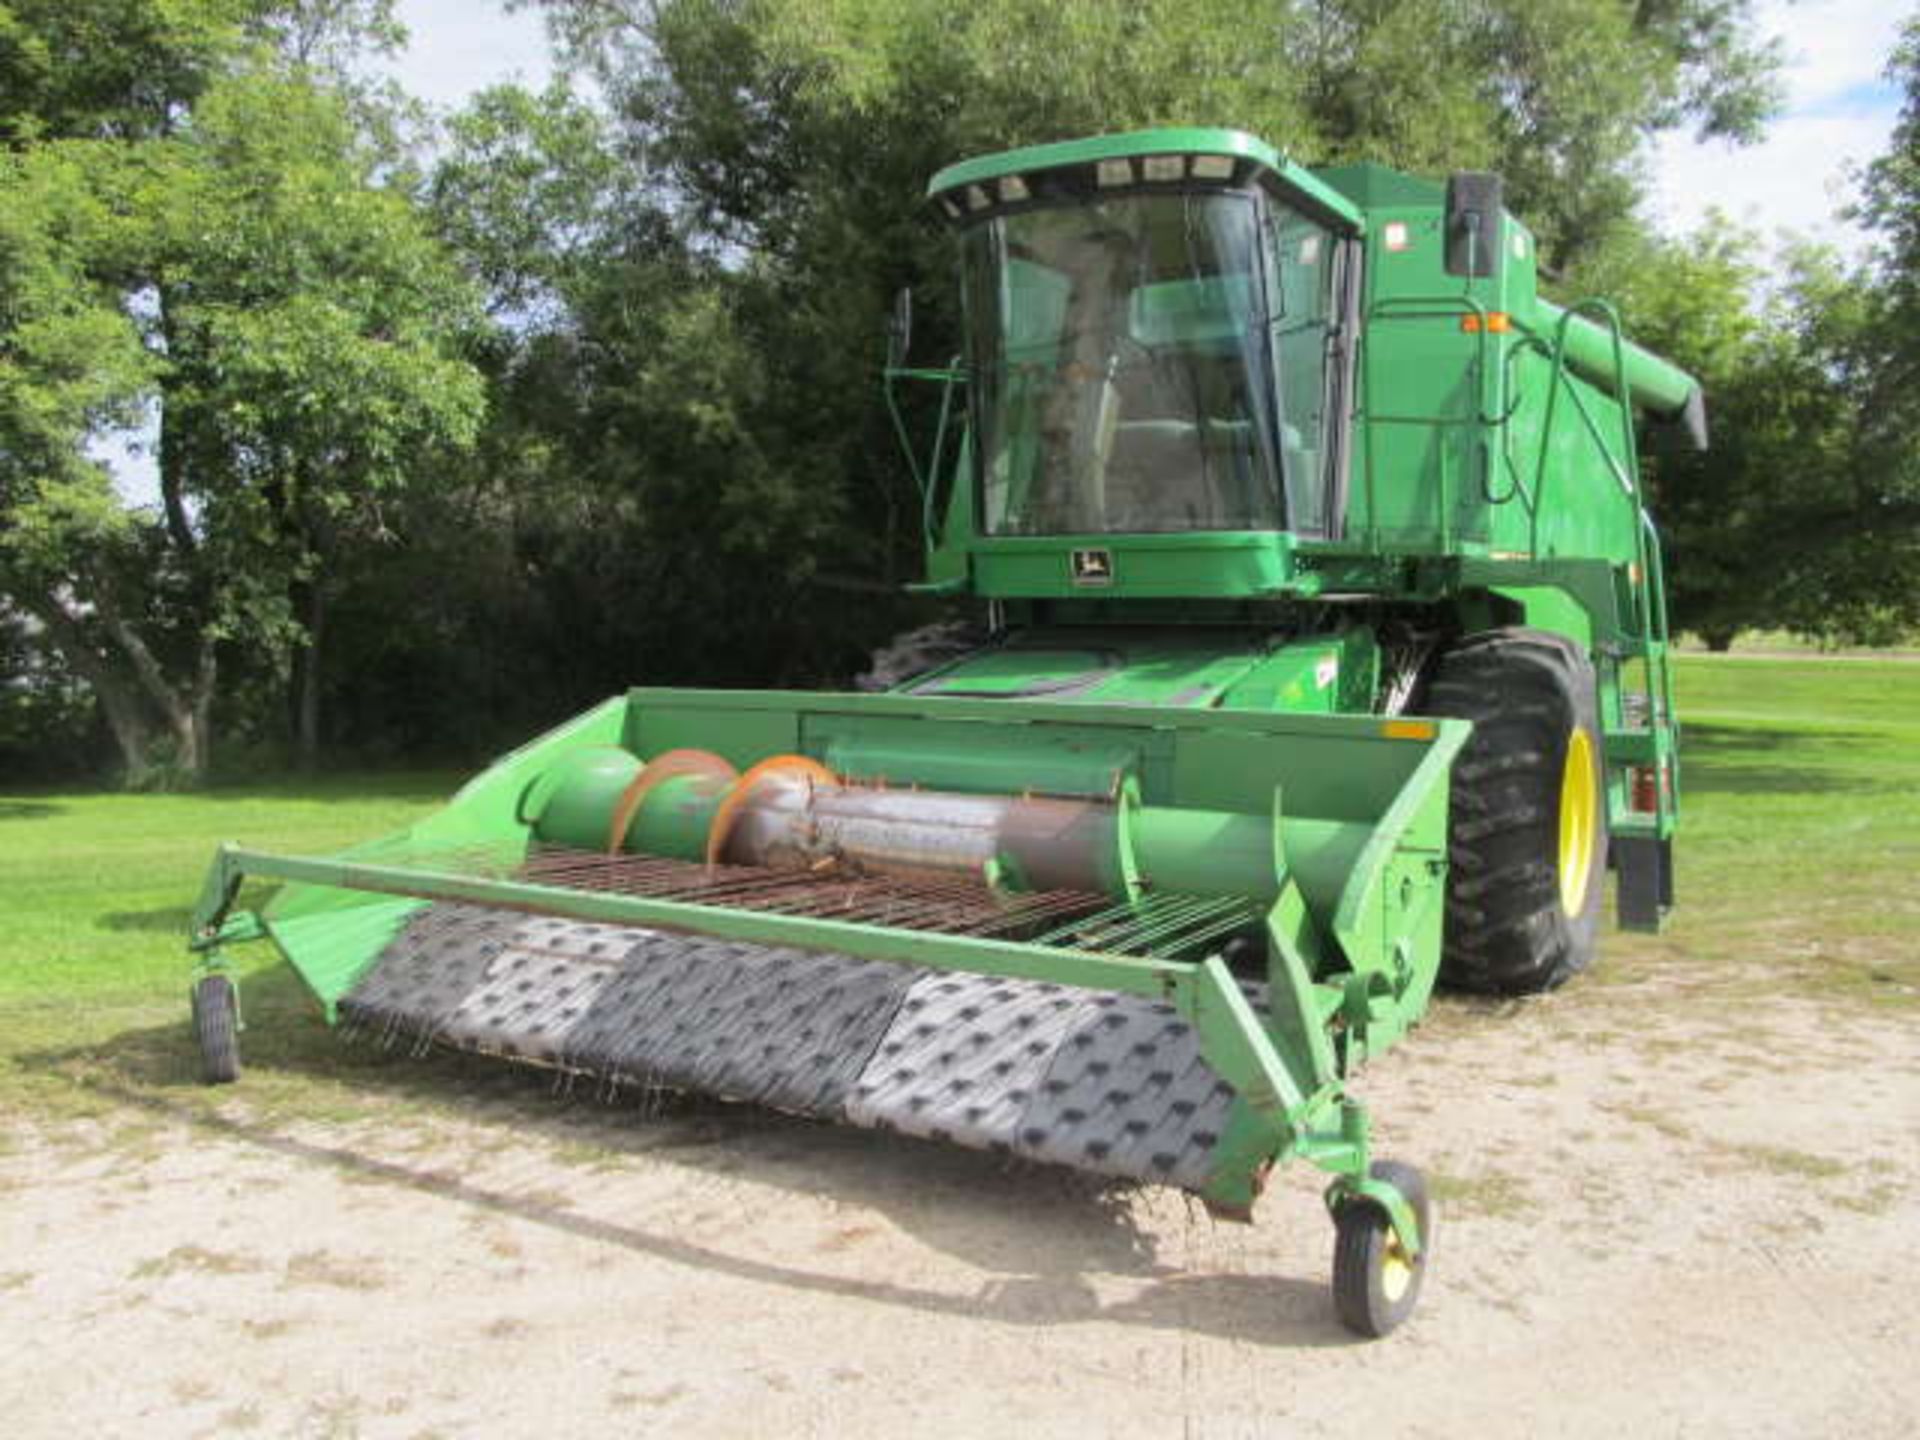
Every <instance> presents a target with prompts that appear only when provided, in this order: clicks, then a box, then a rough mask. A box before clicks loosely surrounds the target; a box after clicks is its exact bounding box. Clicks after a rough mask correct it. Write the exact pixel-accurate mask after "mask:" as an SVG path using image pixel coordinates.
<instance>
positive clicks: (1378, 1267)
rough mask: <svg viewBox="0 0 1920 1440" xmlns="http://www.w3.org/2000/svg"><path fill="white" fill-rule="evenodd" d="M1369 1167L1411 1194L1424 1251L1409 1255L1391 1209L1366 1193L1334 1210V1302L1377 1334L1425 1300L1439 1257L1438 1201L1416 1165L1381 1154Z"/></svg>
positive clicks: (1348, 1321)
mask: <svg viewBox="0 0 1920 1440" xmlns="http://www.w3.org/2000/svg"><path fill="white" fill-rule="evenodd" d="M1368 1173H1369V1174H1370V1175H1371V1176H1372V1177H1373V1178H1374V1179H1375V1180H1378V1181H1381V1182H1382V1183H1384V1184H1387V1185H1391V1186H1392V1187H1393V1188H1394V1189H1396V1190H1398V1191H1399V1192H1400V1193H1401V1194H1402V1195H1403V1196H1405V1197H1406V1201H1407V1204H1408V1205H1409V1206H1411V1207H1412V1209H1413V1215H1414V1220H1415V1223H1417V1224H1418V1225H1419V1227H1420V1253H1419V1254H1418V1255H1409V1254H1408V1253H1407V1251H1406V1247H1405V1246H1403V1245H1402V1244H1401V1243H1400V1237H1399V1236H1397V1235H1396V1234H1394V1231H1393V1226H1392V1225H1391V1224H1389V1223H1388V1221H1387V1212H1386V1211H1385V1210H1384V1209H1383V1208H1381V1206H1380V1205H1378V1204H1376V1203H1375V1202H1373V1201H1371V1200H1369V1199H1367V1198H1366V1197H1365V1196H1363V1195H1356V1196H1353V1197H1352V1198H1349V1199H1347V1200H1343V1201H1342V1202H1340V1204H1339V1206H1338V1208H1337V1209H1336V1210H1335V1211H1334V1217H1333V1224H1334V1246H1333V1303H1334V1308H1335V1309H1337V1310H1338V1311H1339V1314H1340V1323H1341V1324H1342V1325H1345V1326H1346V1327H1347V1329H1349V1330H1351V1331H1353V1332H1354V1334H1356V1335H1364V1336H1367V1337H1368V1338H1370V1339H1377V1338H1379V1337H1380V1336H1382V1335H1386V1334H1388V1333H1390V1332H1391V1331H1393V1330H1395V1329H1397V1328H1398V1327H1399V1326H1400V1324H1401V1323H1402V1322H1403V1321H1404V1320H1405V1319H1406V1318H1407V1317H1408V1316H1409V1315H1411V1314H1412V1313H1413V1307H1414V1306H1415V1305H1416V1304H1418V1303H1419V1300H1420V1286H1421V1284H1422V1282H1424V1281H1425V1279H1426V1277H1427V1266H1428V1265H1429V1264H1430V1263H1431V1262H1432V1260H1433V1206H1432V1204H1431V1203H1430V1202H1429V1201H1428V1199H1427V1182H1426V1180H1425V1178H1424V1177H1422V1175H1421V1174H1420V1172H1419V1171H1418V1170H1416V1169H1414V1168H1413V1167H1412V1166H1411V1165H1401V1164H1399V1163H1398V1162H1396V1161H1393V1160H1376V1161H1375V1162H1374V1164H1373V1167H1372V1169H1371V1170H1370V1171H1369V1172H1368Z"/></svg>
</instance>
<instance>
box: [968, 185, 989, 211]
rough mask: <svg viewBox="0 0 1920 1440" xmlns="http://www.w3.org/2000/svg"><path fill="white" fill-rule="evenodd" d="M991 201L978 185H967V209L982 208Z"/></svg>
mask: <svg viewBox="0 0 1920 1440" xmlns="http://www.w3.org/2000/svg"><path fill="white" fill-rule="evenodd" d="M992 203H993V201H992V200H991V199H989V198H988V196H987V192H986V191H985V190H983V189H981V188H980V186H978V185H969V186H968V187H967V208H968V209H969V210H984V209H986V208H987V206H989V205H991V204H992Z"/></svg>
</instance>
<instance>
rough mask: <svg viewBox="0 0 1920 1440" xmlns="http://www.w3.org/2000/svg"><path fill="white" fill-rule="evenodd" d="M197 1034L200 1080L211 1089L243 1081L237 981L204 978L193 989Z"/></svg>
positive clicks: (194, 1021)
mask: <svg viewBox="0 0 1920 1440" xmlns="http://www.w3.org/2000/svg"><path fill="white" fill-rule="evenodd" d="M193 1033H194V1037H195V1038H196V1039H197V1040H199V1042H200V1077H201V1079H203V1080H205V1081H206V1082H207V1084H209V1085H230V1084H232V1083H233V1082H234V1081H235V1080H238V1079H239V1078H240V1007H239V1004H238V997H237V996H236V995H235V994H234V989H233V981H232V980H231V979H230V978H228V977H227V976H225V975H204V976H202V977H201V978H200V980H199V982H198V983H197V984H195V985H194V987H193Z"/></svg>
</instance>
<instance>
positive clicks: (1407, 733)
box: [1380, 720, 1438, 740]
mask: <svg viewBox="0 0 1920 1440" xmlns="http://www.w3.org/2000/svg"><path fill="white" fill-rule="evenodd" d="M1436 733H1438V732H1437V731H1436V730H1435V728H1434V724H1433V722H1432V721H1431V720H1389V721H1387V723H1386V724H1384V725H1382V726H1381V727H1380V735H1381V738H1383V739H1386V740H1431V739H1432V738H1433V737H1434V735H1435V734H1436Z"/></svg>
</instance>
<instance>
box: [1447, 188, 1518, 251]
mask: <svg viewBox="0 0 1920 1440" xmlns="http://www.w3.org/2000/svg"><path fill="white" fill-rule="evenodd" d="M1505 188H1506V186H1505V184H1504V182H1503V181H1502V180H1501V179H1500V177H1499V176H1498V175H1489V174H1486V173H1484V172H1481V171H1474V170H1460V171H1457V172H1455V173H1454V174H1453V175H1452V176H1450V177H1448V180H1447V273H1448V274H1449V275H1469V276H1479V275H1494V274H1497V273H1499V269H1500V216H1501V211H1502V201H1503V199H1504V194H1503V192H1504V191H1505Z"/></svg>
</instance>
